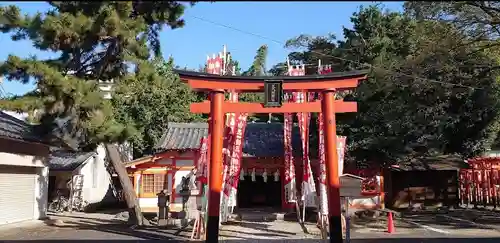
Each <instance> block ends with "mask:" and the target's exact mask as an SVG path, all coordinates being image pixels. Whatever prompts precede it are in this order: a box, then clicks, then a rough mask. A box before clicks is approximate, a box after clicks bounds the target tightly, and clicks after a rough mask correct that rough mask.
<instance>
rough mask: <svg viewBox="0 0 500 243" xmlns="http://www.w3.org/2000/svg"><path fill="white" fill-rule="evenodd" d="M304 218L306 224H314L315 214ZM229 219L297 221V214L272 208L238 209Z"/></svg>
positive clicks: (310, 212) (311, 212) (308, 213)
mask: <svg viewBox="0 0 500 243" xmlns="http://www.w3.org/2000/svg"><path fill="white" fill-rule="evenodd" d="M308 211H309V210H308ZM306 216H307V217H306V221H307V222H316V213H315V212H313V211H309V212H306ZM231 219H232V220H237V221H239V220H242V221H252V222H271V221H297V214H296V213H295V212H294V211H284V210H282V209H276V208H272V207H259V208H240V209H235V210H234V213H233V214H232V215H231Z"/></svg>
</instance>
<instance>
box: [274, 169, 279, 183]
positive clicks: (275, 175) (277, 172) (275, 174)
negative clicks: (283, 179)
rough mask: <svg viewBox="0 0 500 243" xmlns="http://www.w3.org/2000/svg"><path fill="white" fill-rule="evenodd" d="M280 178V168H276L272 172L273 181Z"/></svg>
mask: <svg viewBox="0 0 500 243" xmlns="http://www.w3.org/2000/svg"><path fill="white" fill-rule="evenodd" d="M279 180H280V170H276V172H274V181H279Z"/></svg>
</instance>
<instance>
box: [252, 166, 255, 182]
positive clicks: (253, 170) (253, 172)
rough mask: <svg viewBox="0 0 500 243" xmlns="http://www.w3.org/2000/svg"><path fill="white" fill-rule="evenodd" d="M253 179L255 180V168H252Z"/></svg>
mask: <svg viewBox="0 0 500 243" xmlns="http://www.w3.org/2000/svg"><path fill="white" fill-rule="evenodd" d="M251 176H252V181H255V168H253V169H252V175H251Z"/></svg>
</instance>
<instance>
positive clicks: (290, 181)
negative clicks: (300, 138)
mask: <svg viewBox="0 0 500 243" xmlns="http://www.w3.org/2000/svg"><path fill="white" fill-rule="evenodd" d="M288 67H289V68H288V75H290V76H298V75H299V74H300V73H299V72H298V71H297V70H296V69H295V68H293V67H292V66H290V65H288ZM284 100H285V101H286V102H290V101H293V95H292V94H290V93H285V97H284ZM283 118H284V122H283V123H284V124H283V126H284V127H283V132H284V134H283V138H284V139H283V140H284V141H283V142H284V146H285V149H284V151H285V177H284V184H285V199H286V202H288V203H296V202H297V188H296V184H295V183H296V178H295V164H294V158H293V148H292V128H293V116H292V114H291V113H284V114H283Z"/></svg>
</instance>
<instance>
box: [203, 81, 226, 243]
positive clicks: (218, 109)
mask: <svg viewBox="0 0 500 243" xmlns="http://www.w3.org/2000/svg"><path fill="white" fill-rule="evenodd" d="M211 96H212V98H211V100H210V102H211V105H212V107H211V114H210V116H211V119H210V123H211V124H210V125H211V126H210V128H211V130H212V131H211V132H212V134H210V135H211V136H210V140H211V141H210V163H209V169H208V190H209V194H208V217H207V229H206V238H205V239H206V242H218V240H219V222H220V221H219V220H220V219H219V211H220V200H221V198H220V196H221V191H222V142H223V141H222V140H223V136H224V133H223V130H224V113H223V112H222V103H223V102H224V92H222V91H212V94H211Z"/></svg>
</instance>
